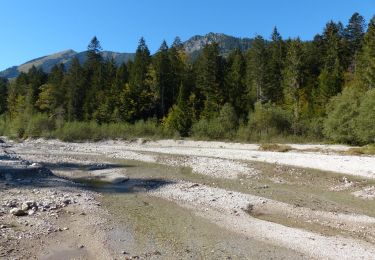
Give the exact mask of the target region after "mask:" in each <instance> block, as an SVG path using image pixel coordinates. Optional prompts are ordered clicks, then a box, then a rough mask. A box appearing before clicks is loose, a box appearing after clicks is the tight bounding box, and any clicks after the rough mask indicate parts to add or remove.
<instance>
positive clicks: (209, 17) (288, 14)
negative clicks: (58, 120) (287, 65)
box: [0, 0, 375, 70]
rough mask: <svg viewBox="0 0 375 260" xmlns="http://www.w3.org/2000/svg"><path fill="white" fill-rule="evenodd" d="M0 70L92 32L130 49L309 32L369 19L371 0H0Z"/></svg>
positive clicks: (374, 8)
mask: <svg viewBox="0 0 375 260" xmlns="http://www.w3.org/2000/svg"><path fill="white" fill-rule="evenodd" d="M0 1H1V5H0V26H1V31H0V32H1V37H0V70H2V69H5V68H7V67H10V66H12V65H19V64H21V63H23V62H26V61H28V60H30V59H33V58H36V57H40V56H43V55H46V54H51V53H54V52H58V51H61V50H65V49H74V50H76V51H83V50H85V49H86V46H87V44H88V42H89V41H90V39H91V38H92V37H93V36H94V35H96V36H97V37H98V38H99V40H100V41H101V43H102V46H103V48H104V49H105V50H113V51H119V52H134V50H135V48H136V47H137V43H138V40H139V38H140V37H141V36H144V37H145V39H146V42H147V44H148V46H149V48H150V50H151V51H152V52H154V51H156V50H157V49H158V47H159V46H160V43H161V42H162V40H163V39H165V40H167V42H168V43H171V42H172V41H173V39H174V37H175V36H177V35H178V36H180V37H181V39H182V40H186V39H188V38H189V37H191V36H193V35H196V34H206V33H208V32H222V33H226V34H229V35H234V36H239V37H253V36H254V35H256V34H260V35H262V36H264V37H266V38H268V37H269V35H270V33H271V31H272V28H273V27H274V26H275V25H276V26H277V27H278V29H279V31H280V33H281V34H282V36H283V37H284V38H287V37H296V36H300V37H301V38H302V39H304V40H307V39H312V37H313V36H314V35H315V34H316V33H320V32H321V31H322V29H323V27H324V25H325V24H326V22H327V21H329V20H331V19H332V20H334V21H342V22H343V23H344V24H346V23H347V21H348V19H349V18H350V16H351V15H352V14H353V13H354V12H359V13H360V14H362V15H363V16H364V17H365V18H366V20H367V21H368V20H369V19H370V18H371V17H372V16H373V15H374V14H375V0H257V1H253V0H247V1H246V0H228V1H224V0H206V1H204V0H189V1H178V0H159V1H156V0H154V1H152V0H149V1H146V0H122V1H121V0H105V1H99V0H97V1H95V0H91V1H89V0H87V1H86V0H61V1H53V0H33V1H31V0H0Z"/></svg>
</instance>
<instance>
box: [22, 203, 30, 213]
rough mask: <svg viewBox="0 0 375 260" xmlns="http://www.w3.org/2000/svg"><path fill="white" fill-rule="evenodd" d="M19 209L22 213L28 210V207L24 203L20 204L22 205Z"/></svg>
mask: <svg viewBox="0 0 375 260" xmlns="http://www.w3.org/2000/svg"><path fill="white" fill-rule="evenodd" d="M21 209H22V210H23V211H27V210H28V209H29V205H27V204H26V203H22V205H21Z"/></svg>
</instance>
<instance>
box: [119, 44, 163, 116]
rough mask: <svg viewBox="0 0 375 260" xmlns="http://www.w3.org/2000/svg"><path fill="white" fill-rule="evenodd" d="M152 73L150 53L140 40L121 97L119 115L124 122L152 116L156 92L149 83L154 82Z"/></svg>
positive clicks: (153, 71) (153, 85)
mask: <svg viewBox="0 0 375 260" xmlns="http://www.w3.org/2000/svg"><path fill="white" fill-rule="evenodd" d="M154 73H155V70H154V68H153V67H152V64H151V56H150V51H149V49H148V47H147V45H146V42H145V40H144V38H141V39H140V41H139V45H138V47H137V51H136V53H135V58H134V62H133V63H132V64H131V66H130V74H129V84H128V85H126V86H125V88H124V89H123V91H122V95H121V113H122V114H123V115H122V116H123V118H124V119H125V120H127V121H130V122H134V121H135V120H139V119H146V118H147V117H149V116H153V115H154V111H153V110H154V106H155V96H156V93H155V92H156V91H155V89H154V87H155V84H152V83H151V82H153V83H154V82H155V75H154ZM152 78H153V79H152Z"/></svg>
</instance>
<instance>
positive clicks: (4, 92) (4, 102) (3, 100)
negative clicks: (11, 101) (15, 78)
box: [0, 78, 8, 115]
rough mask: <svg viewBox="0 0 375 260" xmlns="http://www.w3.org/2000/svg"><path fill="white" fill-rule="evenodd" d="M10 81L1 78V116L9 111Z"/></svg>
mask: <svg viewBox="0 0 375 260" xmlns="http://www.w3.org/2000/svg"><path fill="white" fill-rule="evenodd" d="M7 98H8V80H7V79H4V78H0V115H1V114H3V113H5V112H6V111H7Z"/></svg>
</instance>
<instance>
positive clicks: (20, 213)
mask: <svg viewBox="0 0 375 260" xmlns="http://www.w3.org/2000/svg"><path fill="white" fill-rule="evenodd" d="M9 213H10V214H12V215H14V216H17V217H19V216H26V215H27V213H26V212H25V211H24V210H22V209H19V208H13V209H11V210H10V211H9Z"/></svg>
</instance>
